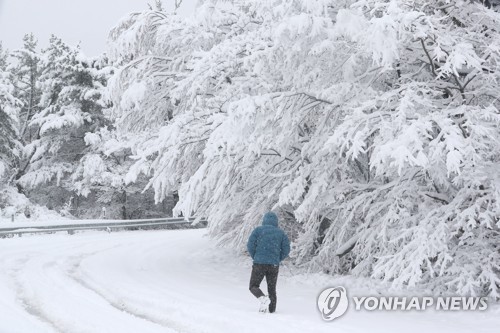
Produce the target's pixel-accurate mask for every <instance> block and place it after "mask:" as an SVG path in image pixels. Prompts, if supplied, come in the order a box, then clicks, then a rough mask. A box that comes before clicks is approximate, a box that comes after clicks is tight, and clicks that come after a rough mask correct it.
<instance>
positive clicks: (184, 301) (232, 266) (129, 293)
mask: <svg viewBox="0 0 500 333" xmlns="http://www.w3.org/2000/svg"><path fill="white" fill-rule="evenodd" d="M205 232H206V231H205V230H165V231H137V232H120V233H111V234H107V233H97V232H90V233H82V234H76V235H72V236H70V235H66V234H59V235H45V236H31V237H23V238H14V239H0V253H1V257H0V333H14V332H23V333H26V332H28V333H31V332H33V333H40V332H64V333H73V332H91V333H96V332H113V333H115V332H116V333H125V332H134V333H137V332H140V333H148V332H196V333H198V332H200V333H201V332H214V333H223V332H231V333H233V332H237V333H244V332H286V333H293V332H393V331H394V332H402V331H404V332H440V333H442V332H454V333H457V332H470V331H474V332H498V327H500V318H499V317H500V316H499V314H500V312H499V311H498V307H496V306H494V307H492V308H491V309H489V310H488V311H486V312H482V313H463V312H461V313H457V312H454V313H452V312H448V313H443V312H440V313H436V312H432V311H426V312H390V313H389V312H366V311H362V312H356V311H353V310H352V309H351V310H349V312H348V313H347V314H346V315H344V316H343V317H341V318H339V319H337V320H335V321H333V322H324V321H323V320H322V319H321V317H320V315H319V313H318V311H317V309H316V297H317V295H318V294H319V293H320V292H321V290H322V289H324V288H326V287H329V286H335V285H339V284H340V285H344V286H347V287H348V290H352V289H354V290H355V291H357V292H358V293H362V292H365V291H366V292H370V291H371V292H373V287H372V286H365V287H363V286H360V285H359V281H358V282H356V283H354V284H353V283H352V282H350V281H349V279H347V278H343V279H334V278H332V277H328V276H325V275H319V274H314V275H310V276H304V275H295V276H292V275H291V274H290V271H289V270H288V269H287V268H286V267H283V268H282V269H281V275H280V277H279V279H278V310H277V313H275V314H272V315H271V314H267V315H262V314H259V313H257V311H256V309H257V307H258V304H257V303H256V300H255V299H254V298H253V296H252V295H251V294H250V293H249V291H248V278H249V271H250V266H251V263H250V261H249V259H248V258H246V257H243V256H241V255H238V254H236V253H234V252H233V251H231V250H226V249H220V248H216V247H215V245H214V243H213V242H212V241H211V240H210V239H208V238H207V237H203V235H204V233H205Z"/></svg>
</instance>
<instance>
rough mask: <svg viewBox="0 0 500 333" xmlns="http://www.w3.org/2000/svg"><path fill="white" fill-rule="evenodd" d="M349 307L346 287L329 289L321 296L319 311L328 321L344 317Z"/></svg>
mask: <svg viewBox="0 0 500 333" xmlns="http://www.w3.org/2000/svg"><path fill="white" fill-rule="evenodd" d="M348 306H349V301H348V300H347V292H346V290H345V288H344V287H334V288H327V289H325V290H323V292H321V294H319V297H318V309H319V311H320V312H321V315H322V317H323V319H324V320H326V321H330V320H334V319H335V318H338V317H340V316H342V315H343V314H344V313H345V312H346V311H347V307H348Z"/></svg>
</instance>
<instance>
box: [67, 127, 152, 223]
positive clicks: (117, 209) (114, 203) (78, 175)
mask: <svg viewBox="0 0 500 333" xmlns="http://www.w3.org/2000/svg"><path fill="white" fill-rule="evenodd" d="M85 143H86V144H87V146H88V148H87V149H86V153H85V156H83V158H82V159H81V160H80V163H79V164H78V167H77V168H76V169H75V172H74V173H73V175H72V179H71V183H72V186H73V188H74V190H75V192H76V194H77V195H81V196H83V197H88V196H89V195H90V194H91V193H93V194H95V197H96V200H95V201H96V203H97V204H98V206H99V207H107V206H110V207H111V212H108V216H112V214H113V215H115V217H117V218H121V219H130V218H133V217H137V215H139V216H148V215H153V216H155V215H157V214H158V208H157V209H156V210H155V209H154V208H153V209H151V207H150V206H152V205H153V206H154V201H153V200H152V199H153V194H152V193H150V192H151V191H150V192H148V193H146V194H141V193H142V191H143V189H144V187H145V185H146V183H147V180H146V179H145V177H144V176H142V177H140V179H136V178H134V179H129V177H130V176H129V170H130V168H131V166H132V165H133V163H134V160H133V159H132V158H131V155H132V149H131V145H133V140H125V139H124V138H120V140H118V139H117V135H116V132H115V131H114V130H113V129H111V130H110V129H108V128H107V127H104V128H101V129H100V130H99V131H96V132H88V133H86V134H85ZM138 195H139V197H140V198H137V196H138ZM138 211H140V212H138ZM138 213H139V214H138Z"/></svg>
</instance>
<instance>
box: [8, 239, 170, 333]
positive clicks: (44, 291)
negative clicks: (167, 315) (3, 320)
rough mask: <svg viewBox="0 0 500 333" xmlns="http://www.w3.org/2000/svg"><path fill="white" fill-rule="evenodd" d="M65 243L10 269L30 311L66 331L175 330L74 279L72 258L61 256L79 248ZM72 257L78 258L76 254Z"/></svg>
mask: <svg viewBox="0 0 500 333" xmlns="http://www.w3.org/2000/svg"><path fill="white" fill-rule="evenodd" d="M63 245H64V246H59V247H56V248H53V247H51V249H50V251H47V252H49V254H46V253H43V252H44V251H43V250H42V251H41V252H42V253H39V254H35V253H32V254H31V255H30V256H25V258H24V260H21V261H19V260H18V262H17V264H16V265H15V268H14V269H12V270H11V271H10V274H9V275H10V279H11V280H12V281H13V282H14V285H15V286H16V295H17V299H18V302H19V303H20V304H21V305H22V306H23V308H24V309H25V310H26V313H28V314H30V315H32V316H35V317H37V318H39V319H40V320H41V321H43V322H45V323H47V324H48V325H50V326H51V327H52V328H53V329H54V330H55V331H57V332H62V333H67V332H92V333H93V332H141V333H142V332H168V331H172V330H169V329H168V328H166V327H164V326H159V325H157V324H156V323H153V322H151V321H147V320H146V319H144V318H139V317H137V316H131V315H130V314H129V313H127V312H124V311H122V310H121V309H118V308H116V307H114V306H111V305H110V304H109V303H108V302H107V301H106V300H104V299H103V298H102V297H101V296H100V295H98V294H96V293H95V292H92V291H91V290H89V289H87V288H84V287H83V286H81V285H80V284H78V283H77V282H75V281H74V280H72V279H71V277H69V276H68V274H67V271H68V269H65V264H66V262H68V260H67V259H66V260H62V261H61V260H60V257H59V256H60V253H71V252H74V251H75V250H77V252H78V246H75V244H74V243H72V244H63ZM83 247H84V248H85V246H83ZM106 247H107V248H109V246H106ZM54 249H55V250H56V251H55V253H54V252H53V251H54ZM83 250H85V249H83ZM103 251H106V248H105V249H99V250H97V251H93V253H94V254H98V253H99V252H103ZM50 252H52V253H50ZM83 252H85V251H83ZM54 254H55V256H54ZM81 256H83V255H81ZM76 257H78V256H76ZM70 258H71V260H74V258H75V256H73V257H70ZM103 314H105V315H103ZM104 317H108V318H104ZM85 318H86V319H85ZM97 318H99V319H97ZM109 318H114V319H115V320H109ZM96 319H97V320H96ZM133 327H136V329H133Z"/></svg>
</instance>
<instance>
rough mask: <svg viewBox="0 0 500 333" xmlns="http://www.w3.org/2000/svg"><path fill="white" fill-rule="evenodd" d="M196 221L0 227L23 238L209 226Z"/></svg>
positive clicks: (5, 233) (3, 234)
mask: <svg viewBox="0 0 500 333" xmlns="http://www.w3.org/2000/svg"><path fill="white" fill-rule="evenodd" d="M194 221H195V219H193V218H191V219H188V220H186V219H184V218H160V219H144V220H109V221H103V222H98V223H74V224H73V223H68V224H66V223H65V224H59V225H39V226H23V227H15V226H12V227H6V228H5V227H0V237H2V238H5V237H12V236H14V235H18V236H22V235H23V234H39V233H54V232H60V231H66V232H68V234H71V235H72V234H74V233H75V231H81V230H104V231H108V232H111V231H112V230H118V229H120V230H137V229H139V230H148V229H159V228H164V229H167V228H169V229H174V228H175V229H179V228H181V227H182V228H186V229H187V228H204V227H206V225H207V221H206V220H200V221H198V222H197V223H196V224H194Z"/></svg>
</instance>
